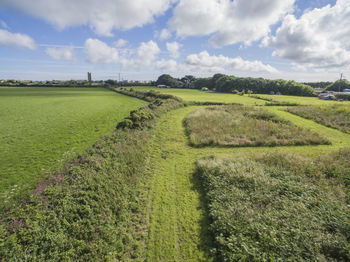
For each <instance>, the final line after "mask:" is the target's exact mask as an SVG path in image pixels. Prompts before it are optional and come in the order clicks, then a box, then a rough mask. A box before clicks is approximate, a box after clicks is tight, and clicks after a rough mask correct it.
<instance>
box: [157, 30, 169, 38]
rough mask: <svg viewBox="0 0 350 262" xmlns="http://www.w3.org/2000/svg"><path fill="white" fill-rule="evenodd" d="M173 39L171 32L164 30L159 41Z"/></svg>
mask: <svg viewBox="0 0 350 262" xmlns="http://www.w3.org/2000/svg"><path fill="white" fill-rule="evenodd" d="M170 37H171V32H170V31H169V30H168V29H165V28H164V29H162V31H160V34H159V39H160V40H167V39H169V38H170Z"/></svg>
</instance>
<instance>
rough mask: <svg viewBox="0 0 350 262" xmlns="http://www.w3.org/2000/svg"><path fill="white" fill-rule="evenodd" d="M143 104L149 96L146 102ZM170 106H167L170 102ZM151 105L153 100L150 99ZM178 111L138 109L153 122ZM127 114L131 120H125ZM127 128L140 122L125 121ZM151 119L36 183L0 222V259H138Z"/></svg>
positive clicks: (161, 106)
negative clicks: (164, 114)
mask: <svg viewBox="0 0 350 262" xmlns="http://www.w3.org/2000/svg"><path fill="white" fill-rule="evenodd" d="M145 97H146V98H149V97H147V96H145ZM170 100H171V101H170ZM155 101H157V100H155ZM174 104H176V106H181V105H182V104H181V103H180V102H179V101H176V102H174V100H172V99H167V100H164V101H163V103H161V104H156V103H151V104H150V105H149V106H147V107H144V108H143V109H140V110H138V114H140V115H142V114H143V113H144V111H145V110H146V111H147V112H149V110H152V114H153V115H154V116H157V115H159V114H161V113H162V112H165V111H167V110H170V109H171V108H174ZM131 115H133V114H131ZM128 119H129V120H131V121H132V122H133V125H134V124H136V123H139V121H140V119H139V118H136V119H133V118H131V119H130V118H128ZM145 122H152V119H151V118H149V119H143V120H142V121H141V125H139V126H137V128H133V127H131V128H129V127H128V126H125V127H123V128H120V129H118V130H117V131H116V132H114V134H113V135H111V136H108V137H105V138H104V139H101V140H100V141H99V142H98V143H96V144H95V145H94V146H93V147H92V148H91V149H89V150H87V151H86V152H85V153H84V154H82V155H81V156H80V157H78V158H77V159H76V160H75V161H73V162H71V163H67V165H66V166H65V168H64V169H62V170H60V171H59V172H57V173H55V174H53V175H52V176H51V178H50V179H49V180H47V181H43V182H42V183H40V184H38V186H37V188H36V189H35V190H34V191H33V193H32V194H31V195H29V196H28V198H27V199H24V200H23V201H22V203H21V204H18V205H14V206H13V207H12V208H11V209H9V210H8V211H7V212H6V213H5V214H2V217H1V218H0V235H1V238H0V246H1V249H0V259H1V260H5V261H24V260H31V261H50V260H55V261H67V260H68V261H100V260H107V261H110V260H123V261H125V260H129V259H131V258H133V259H135V258H136V257H137V247H136V246H135V245H137V244H136V243H139V242H138V241H140V239H142V238H143V237H145V235H144V234H145V232H143V230H142V229H140V228H141V227H142V224H143V223H144V222H145V221H143V220H144V219H145V217H143V216H142V213H143V212H144V208H145V206H146V205H145V203H144V202H143V201H142V199H143V198H142V197H141V195H142V194H143V193H144V190H145V189H144V184H145V180H146V179H147V170H146V161H147V155H148V145H149V141H150V139H149V138H150V134H151V133H150V132H151V131H150V129H149V128H145V127H150V126H151V123H148V124H146V123H145Z"/></svg>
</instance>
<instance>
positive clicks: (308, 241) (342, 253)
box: [197, 153, 350, 261]
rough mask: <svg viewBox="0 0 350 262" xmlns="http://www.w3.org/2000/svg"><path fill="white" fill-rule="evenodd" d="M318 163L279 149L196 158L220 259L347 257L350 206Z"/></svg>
mask: <svg viewBox="0 0 350 262" xmlns="http://www.w3.org/2000/svg"><path fill="white" fill-rule="evenodd" d="M339 155H340V156H341V160H340V161H338V164H340V165H341V166H340V168H342V164H343V165H347V166H348V165H349V164H348V163H347V162H348V156H349V154H348V153H346V154H345V155H341V154H339ZM321 163H322V162H321ZM330 163H332V162H330ZM317 164H319V162H318V161H317V162H316V163H315V162H312V161H310V160H307V159H302V158H300V157H295V156H291V155H281V154H270V155H265V156H263V157H261V158H260V159H259V160H254V159H248V158H247V157H246V156H241V157H235V158H218V159H216V158H206V159H202V160H199V161H198V162H197V167H198V175H199V176H200V178H201V180H202V182H203V192H205V197H206V199H207V201H208V209H209V216H210V218H211V219H212V224H211V228H210V229H211V232H212V234H213V237H214V238H215V243H216V250H217V256H218V258H219V260H220V261H305V260H306V261H333V260H337V261H348V260H349V259H350V245H349V240H350V233H349V232H350V224H349V221H350V220H349V219H350V213H349V210H348V207H347V205H346V204H345V202H344V199H343V198H342V195H341V194H339V195H337V194H334V191H333V190H334V189H333V187H332V186H331V182H330V181H328V179H327V178H326V176H327V175H325V174H323V172H322V170H321V169H322V167H318V165H317ZM310 171H311V172H310ZM343 171H345V170H343ZM313 181H315V182H313ZM317 181H318V184H317ZM329 188H331V189H332V190H329ZM342 189H344V185H339V187H338V188H337V190H338V192H339V191H341V190H342Z"/></svg>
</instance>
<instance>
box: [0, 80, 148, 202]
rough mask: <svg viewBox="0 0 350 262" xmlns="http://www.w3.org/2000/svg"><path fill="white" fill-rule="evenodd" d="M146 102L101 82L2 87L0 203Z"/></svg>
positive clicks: (33, 183) (0, 112) (88, 144)
mask: <svg viewBox="0 0 350 262" xmlns="http://www.w3.org/2000/svg"><path fill="white" fill-rule="evenodd" d="M144 104H145V103H144V102H142V101H140V100H137V99H133V98H130V97H126V96H122V95H119V94H115V93H112V92H110V91H108V90H106V89H102V88H99V89H97V88H39V87H25V88H19V87H1V88H0V122H1V124H0V144H1V150H0V166H1V168H0V193H1V197H0V206H2V205H3V204H5V205H7V204H8V202H9V200H10V199H11V198H13V196H14V195H15V196H17V195H18V197H20V195H21V194H22V193H25V192H26V191H27V190H30V189H32V188H33V187H34V186H35V184H36V183H37V182H38V181H39V180H41V179H42V176H44V174H45V173H47V172H49V171H51V170H53V169H57V168H59V166H61V165H62V163H63V162H64V161H66V160H67V159H69V158H72V157H74V155H75V154H77V153H79V152H80V151H82V150H84V149H85V148H86V147H87V146H90V145H92V144H93V143H94V142H95V141H96V140H97V139H98V138H99V137H101V136H104V135H106V134H110V133H111V132H112V131H113V130H114V127H115V124H116V123H117V122H119V121H121V120H122V119H123V118H124V117H125V116H127V115H128V113H129V112H130V110H134V109H136V108H138V107H140V106H142V105H144Z"/></svg>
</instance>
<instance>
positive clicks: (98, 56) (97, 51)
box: [84, 38, 118, 64]
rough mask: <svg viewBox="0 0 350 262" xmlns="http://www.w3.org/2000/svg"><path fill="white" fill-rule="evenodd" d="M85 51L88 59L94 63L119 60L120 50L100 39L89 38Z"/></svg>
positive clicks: (108, 62)
mask: <svg viewBox="0 0 350 262" xmlns="http://www.w3.org/2000/svg"><path fill="white" fill-rule="evenodd" d="M84 52H85V54H86V56H87V60H88V61H89V62H90V63H93V64H110V63H114V62H116V61H117V60H118V50H117V49H116V48H113V47H109V46H108V45H107V44H106V43H104V42H102V41H100V40H98V39H92V38H89V39H87V40H86V41H85V50H84Z"/></svg>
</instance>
